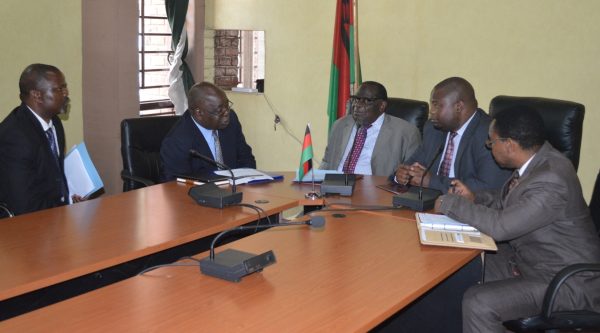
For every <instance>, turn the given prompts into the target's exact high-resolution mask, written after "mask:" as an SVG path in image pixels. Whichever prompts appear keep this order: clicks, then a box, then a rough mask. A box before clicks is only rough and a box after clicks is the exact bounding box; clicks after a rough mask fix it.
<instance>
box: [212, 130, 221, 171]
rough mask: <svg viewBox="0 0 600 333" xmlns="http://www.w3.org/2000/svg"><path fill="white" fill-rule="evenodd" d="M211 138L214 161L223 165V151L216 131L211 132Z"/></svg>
mask: <svg viewBox="0 0 600 333" xmlns="http://www.w3.org/2000/svg"><path fill="white" fill-rule="evenodd" d="M212 136H213V139H214V140H215V161H217V162H219V163H223V151H222V150H221V141H219V134H218V133H217V131H213V132H212ZM219 169H221V168H219Z"/></svg>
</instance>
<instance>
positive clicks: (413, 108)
mask: <svg viewBox="0 0 600 333" xmlns="http://www.w3.org/2000/svg"><path fill="white" fill-rule="evenodd" d="M387 103H388V105H387V108H386V109H385V113H387V114H389V115H390V116H394V117H398V118H402V119H404V120H406V121H408V122H409V123H411V124H413V125H415V126H416V127H417V128H418V129H419V131H420V132H421V136H422V135H423V126H425V122H426V121H427V118H428V117H429V104H427V102H423V101H417V100H414V99H405V98H394V97H390V98H388V99H387Z"/></svg>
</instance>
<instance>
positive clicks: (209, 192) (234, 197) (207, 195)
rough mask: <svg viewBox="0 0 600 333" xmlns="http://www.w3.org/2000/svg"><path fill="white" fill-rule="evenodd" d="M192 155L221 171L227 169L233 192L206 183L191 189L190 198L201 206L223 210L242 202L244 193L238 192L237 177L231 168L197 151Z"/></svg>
mask: <svg viewBox="0 0 600 333" xmlns="http://www.w3.org/2000/svg"><path fill="white" fill-rule="evenodd" d="M190 155H191V156H193V157H198V158H200V159H202V160H204V161H206V162H208V163H210V164H212V165H215V166H217V167H219V168H221V169H227V171H229V174H231V192H229V191H226V190H224V189H222V188H220V187H218V186H217V185H215V184H214V183H206V184H202V185H198V186H193V187H192V188H190V191H189V192H188V194H189V196H191V197H192V198H193V199H194V200H196V202H197V203H198V204H200V205H203V206H208V207H214V208H223V207H225V206H230V205H234V204H238V203H240V202H242V192H236V186H235V177H234V175H233V171H232V170H231V168H230V167H228V166H227V165H225V164H223V163H220V162H217V161H215V160H213V159H212V158H210V157H208V156H205V155H202V154H200V153H199V152H197V151H196V150H195V149H190Z"/></svg>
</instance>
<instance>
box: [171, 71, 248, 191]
mask: <svg viewBox="0 0 600 333" xmlns="http://www.w3.org/2000/svg"><path fill="white" fill-rule="evenodd" d="M188 103H189V108H188V110H187V111H185V113H184V114H183V116H182V118H181V119H180V120H179V121H178V122H177V124H175V126H174V127H173V128H172V129H171V131H170V132H169V134H167V136H166V137H165V139H164V140H163V143H162V146H161V148H160V157H161V160H162V163H163V176H162V178H163V180H165V181H168V180H173V179H175V177H176V176H177V175H200V174H206V173H209V172H212V171H214V170H216V169H217V167H216V166H214V165H212V164H210V163H208V162H205V161H203V160H201V159H199V158H195V157H193V156H190V149H194V150H196V151H197V152H199V153H200V154H202V155H204V156H207V157H210V158H213V159H214V160H216V161H218V162H221V163H224V164H225V165H227V166H229V167H230V168H232V169H235V168H256V160H255V159H254V155H252V148H251V147H250V146H249V145H248V144H247V143H246V139H245V138H244V134H243V133H242V125H241V124H240V122H239V120H238V118H237V115H236V114H235V112H234V111H233V110H232V109H231V105H232V103H231V102H230V101H229V100H228V99H227V96H226V95H225V92H223V90H221V89H219V88H218V87H216V86H215V85H213V84H212V83H209V82H201V83H198V84H195V85H194V86H193V87H192V88H190V91H189V92H188Z"/></svg>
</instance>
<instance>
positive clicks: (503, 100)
mask: <svg viewBox="0 0 600 333" xmlns="http://www.w3.org/2000/svg"><path fill="white" fill-rule="evenodd" d="M520 105H522V106H527V107H530V108H532V109H534V110H536V111H537V112H538V113H539V114H540V116H542V119H544V125H545V126H546V140H547V141H548V142H550V144H551V145H552V146H553V147H554V148H556V149H557V150H558V151H560V152H562V153H563V154H565V155H566V156H567V157H568V158H569V159H570V160H571V162H573V166H574V167H575V170H577V168H578V167H579V153H580V150H581V138H582V134H583V116H584V115H585V106H583V104H579V103H575V102H570V101H563V100H558V99H550V98H541V97H515V96H496V97H494V98H493V99H492V101H491V102H490V115H491V116H492V117H493V116H494V115H495V114H496V113H498V112H500V111H502V110H504V109H507V108H509V107H513V106H520Z"/></svg>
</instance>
